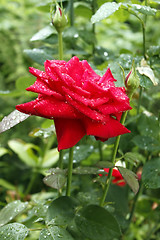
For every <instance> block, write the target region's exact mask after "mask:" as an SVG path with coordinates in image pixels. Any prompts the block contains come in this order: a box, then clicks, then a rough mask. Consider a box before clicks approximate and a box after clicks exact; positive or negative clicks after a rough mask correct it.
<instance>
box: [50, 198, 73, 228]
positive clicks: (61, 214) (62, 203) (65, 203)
mask: <svg viewBox="0 0 160 240" xmlns="http://www.w3.org/2000/svg"><path fill="white" fill-rule="evenodd" d="M76 207H77V203H76V201H75V200H74V199H73V198H71V197H66V196H63V197H59V198H57V199H55V200H54V201H53V202H52V203H51V205H50V206H49V208H48V211H47V217H46V221H47V223H48V224H54V225H59V226H66V225H69V224H70V222H71V221H72V220H73V218H74V214H75V208H76Z"/></svg>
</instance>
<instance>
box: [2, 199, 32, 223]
mask: <svg viewBox="0 0 160 240" xmlns="http://www.w3.org/2000/svg"><path fill="white" fill-rule="evenodd" d="M27 205H28V203H27V202H26V203H22V202H21V201H20V200H17V201H14V202H11V203H9V204H7V205H6V206H5V207H4V208H2V209H1V211H0V226H3V225H4V224H6V223H8V222H10V221H11V220H12V219H14V218H15V217H16V216H17V215H18V214H19V213H21V212H23V211H24V209H25V208H26V207H27Z"/></svg>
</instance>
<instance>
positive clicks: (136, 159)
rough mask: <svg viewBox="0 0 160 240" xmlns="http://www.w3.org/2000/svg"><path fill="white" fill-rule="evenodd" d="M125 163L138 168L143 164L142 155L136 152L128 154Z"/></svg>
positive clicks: (125, 156)
mask: <svg viewBox="0 0 160 240" xmlns="http://www.w3.org/2000/svg"><path fill="white" fill-rule="evenodd" d="M124 159H125V161H127V162H129V163H131V164H133V165H135V166H137V165H138V164H139V163H140V162H141V157H140V154H138V153H134V152H127V153H125V155H124Z"/></svg>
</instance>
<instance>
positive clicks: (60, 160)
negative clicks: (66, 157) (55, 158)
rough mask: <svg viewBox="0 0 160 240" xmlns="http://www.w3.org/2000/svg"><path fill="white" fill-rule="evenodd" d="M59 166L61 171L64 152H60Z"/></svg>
mask: <svg viewBox="0 0 160 240" xmlns="http://www.w3.org/2000/svg"><path fill="white" fill-rule="evenodd" d="M58 166H59V168H60V169H62V168H63V150H60V152H59V162H58Z"/></svg>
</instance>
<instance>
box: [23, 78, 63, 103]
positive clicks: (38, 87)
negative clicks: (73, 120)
mask: <svg viewBox="0 0 160 240" xmlns="http://www.w3.org/2000/svg"><path fill="white" fill-rule="evenodd" d="M26 90H27V91H31V92H36V93H40V94H45V95H47V96H52V97H55V98H57V99H59V100H65V97H64V96H62V95H61V94H60V93H57V92H55V91H53V90H51V89H50V88H49V86H48V84H47V83H45V82H44V81H42V80H41V79H39V78H37V80H36V81H35V83H34V84H33V85H31V86H30V87H28V88H27V89H26Z"/></svg>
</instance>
